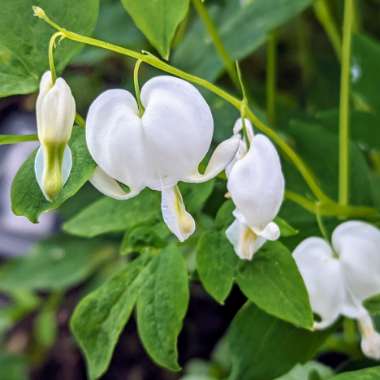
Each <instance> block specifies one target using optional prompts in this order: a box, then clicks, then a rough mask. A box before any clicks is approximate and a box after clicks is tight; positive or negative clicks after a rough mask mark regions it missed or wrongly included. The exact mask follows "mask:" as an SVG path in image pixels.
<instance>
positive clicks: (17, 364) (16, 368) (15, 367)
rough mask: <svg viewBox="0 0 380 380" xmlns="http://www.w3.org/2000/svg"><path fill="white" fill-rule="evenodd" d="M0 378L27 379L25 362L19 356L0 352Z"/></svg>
mask: <svg viewBox="0 0 380 380" xmlns="http://www.w3.org/2000/svg"><path fill="white" fill-rule="evenodd" d="M0 369H1V380H27V379H28V376H27V362H26V359H24V358H23V357H21V356H16V355H13V354H7V353H0Z"/></svg>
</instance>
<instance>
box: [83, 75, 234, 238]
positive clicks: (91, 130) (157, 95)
mask: <svg viewBox="0 0 380 380" xmlns="http://www.w3.org/2000/svg"><path fill="white" fill-rule="evenodd" d="M141 103H142V105H143V107H144V113H143V115H142V116H140V114H139V109H138V105H137V102H136V100H135V98H134V97H133V95H132V94H131V93H130V92H128V91H126V90H108V91H106V92H104V93H102V94H101V95H99V96H98V97H97V98H96V99H95V101H94V102H93V103H92V104H91V106H90V109H89V112H88V115H87V120H86V140H87V146H88V149H89V152H90V154H91V156H92V157H93V159H94V161H95V162H96V163H97V165H98V168H97V169H96V172H95V175H94V177H93V178H92V184H93V185H94V186H95V187H96V188H97V189H98V190H99V191H101V192H102V193H104V194H105V195H107V196H110V197H112V198H115V199H119V200H126V199H130V198H132V197H135V196H137V195H138V194H139V193H140V192H141V191H142V190H143V189H144V188H146V187H148V188H150V189H152V190H158V191H161V193H162V198H161V199H162V200H161V211H162V215H163V219H164V221H165V223H166V224H167V226H168V228H169V229H170V230H171V231H172V232H173V233H174V234H175V235H176V236H177V238H178V239H179V240H180V241H184V240H185V239H187V238H188V237H189V236H190V235H191V234H192V233H193V232H194V230H195V222H194V220H193V218H192V216H191V215H190V214H189V213H188V212H187V211H186V208H185V205H184V203H183V200H182V196H181V194H180V192H179V190H178V187H177V183H178V182H180V181H183V182H191V183H200V182H204V181H208V180H210V179H211V178H213V177H215V176H216V175H217V174H218V173H219V172H221V171H222V170H224V169H225V167H226V166H227V165H228V163H229V162H231V160H232V159H233V157H234V156H235V154H236V151H237V150H238V147H239V143H240V138H239V136H232V137H231V138H230V139H228V140H226V141H224V142H222V143H221V144H220V145H219V146H218V147H217V148H216V149H215V151H214V153H213V155H212V157H211V159H210V161H209V164H208V166H207V168H206V171H205V173H204V174H200V173H199V171H198V167H199V164H200V163H201V161H202V160H203V158H204V157H205V155H206V154H207V152H208V150H209V148H210V145H211V141H212V136H213V131H214V122H213V117H212V114H211V110H210V108H209V106H208V104H207V103H206V101H205V100H204V98H203V97H202V95H201V94H200V92H199V91H198V90H197V89H196V88H195V87H194V86H193V85H191V84H190V83H188V82H186V81H184V80H182V79H178V78H175V77H171V76H158V77H155V78H153V79H151V80H149V81H148V82H146V83H145V84H144V86H143V87H142V89H141ZM119 183H121V184H124V185H126V186H128V188H129V192H126V191H125V190H124V189H123V188H122V187H121V186H120V184H119Z"/></svg>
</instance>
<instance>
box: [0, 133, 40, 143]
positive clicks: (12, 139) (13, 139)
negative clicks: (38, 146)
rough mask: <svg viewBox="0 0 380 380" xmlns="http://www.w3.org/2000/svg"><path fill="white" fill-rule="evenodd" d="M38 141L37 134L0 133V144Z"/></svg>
mask: <svg viewBox="0 0 380 380" xmlns="http://www.w3.org/2000/svg"><path fill="white" fill-rule="evenodd" d="M28 141H38V136H37V135H0V145H8V144H18V143H20V142H28Z"/></svg>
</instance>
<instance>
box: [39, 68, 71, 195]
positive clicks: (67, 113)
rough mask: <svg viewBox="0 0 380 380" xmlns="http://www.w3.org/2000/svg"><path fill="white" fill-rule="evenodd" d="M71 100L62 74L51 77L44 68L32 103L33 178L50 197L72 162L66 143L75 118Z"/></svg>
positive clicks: (59, 189) (63, 182) (66, 177)
mask: <svg viewBox="0 0 380 380" xmlns="http://www.w3.org/2000/svg"><path fill="white" fill-rule="evenodd" d="M75 113H76V111H75V100H74V97H73V95H72V93H71V90H70V87H69V86H68V84H67V83H66V82H65V80H64V79H62V78H57V80H56V81H55V83H53V81H52V77H51V73H50V71H47V72H46V73H45V74H44V75H43V76H42V79H41V82H40V92H39V94H38V98H37V103H36V116H37V133H38V139H39V141H40V143H41V146H40V149H39V151H38V152H37V155H36V160H35V174H36V178H37V182H38V184H39V186H40V188H41V190H42V192H43V194H44V196H45V197H46V198H47V199H48V200H49V201H50V200H52V199H53V198H55V196H56V195H57V194H58V193H59V192H60V191H61V189H62V187H63V185H64V184H65V182H66V181H67V179H68V176H69V173H70V171H71V166H72V158H71V151H70V148H69V147H68V146H67V143H68V142H69V140H70V137H71V131H72V127H73V124H74V119H75Z"/></svg>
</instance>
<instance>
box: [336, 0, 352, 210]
mask: <svg viewBox="0 0 380 380" xmlns="http://www.w3.org/2000/svg"><path fill="white" fill-rule="evenodd" d="M353 17H354V9H353V0H345V4H344V20H343V45H342V70H341V81H340V106H339V203H340V204H341V205H347V204H348V199H349V165H350V162H349V122H350V66H351V40H352V25H353Z"/></svg>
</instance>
